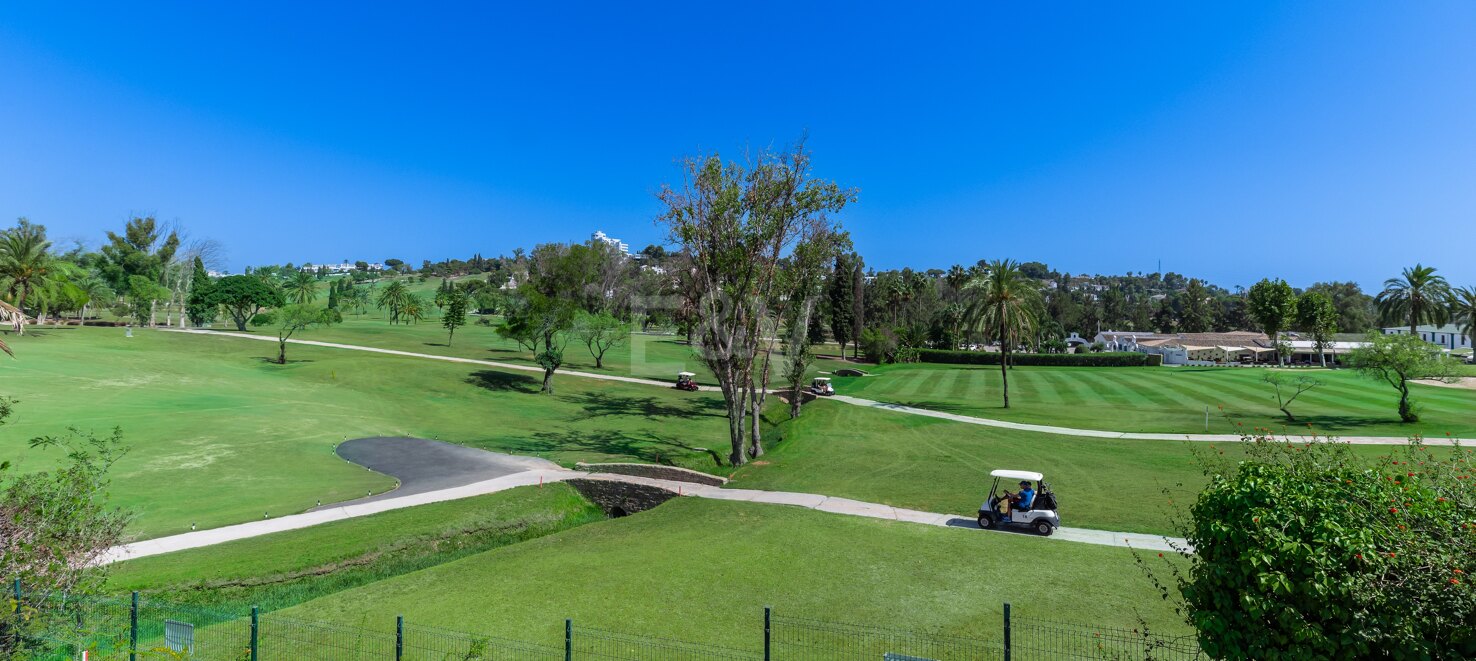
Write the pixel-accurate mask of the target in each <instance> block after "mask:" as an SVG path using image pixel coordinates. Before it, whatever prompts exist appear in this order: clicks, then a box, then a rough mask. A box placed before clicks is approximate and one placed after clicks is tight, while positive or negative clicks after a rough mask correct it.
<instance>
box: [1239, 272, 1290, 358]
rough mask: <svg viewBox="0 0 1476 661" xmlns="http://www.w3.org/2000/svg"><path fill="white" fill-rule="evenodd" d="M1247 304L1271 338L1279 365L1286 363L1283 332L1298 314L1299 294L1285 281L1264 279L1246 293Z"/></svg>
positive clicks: (1252, 315) (1257, 321)
mask: <svg viewBox="0 0 1476 661" xmlns="http://www.w3.org/2000/svg"><path fill="white" fill-rule="evenodd" d="M1246 304H1247V306H1248V307H1249V308H1250V315H1251V318H1252V319H1255V320H1256V323H1257V324H1259V325H1260V326H1261V330H1262V331H1263V332H1265V333H1266V334H1267V335H1269V336H1271V346H1272V347H1273V348H1274V349H1275V350H1276V360H1277V362H1278V363H1281V362H1284V358H1285V356H1284V355H1283V354H1282V351H1281V331H1282V330H1283V329H1285V328H1286V325H1287V322H1288V321H1290V320H1291V318H1292V316H1293V315H1294V314H1296V305H1297V293H1296V292H1295V291H1292V288H1291V285H1288V284H1286V281H1285V280H1281V279H1279V278H1278V279H1276V280H1271V279H1269V278H1262V279H1261V281H1260V282H1257V283H1256V284H1254V285H1251V288H1250V290H1248V291H1247V292H1246Z"/></svg>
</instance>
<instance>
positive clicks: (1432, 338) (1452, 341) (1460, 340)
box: [1384, 324, 1471, 349]
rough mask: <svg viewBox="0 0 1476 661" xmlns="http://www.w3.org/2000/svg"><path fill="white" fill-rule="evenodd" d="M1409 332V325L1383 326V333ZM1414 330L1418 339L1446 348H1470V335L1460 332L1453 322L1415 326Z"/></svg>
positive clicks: (1399, 333) (1398, 333) (1397, 333)
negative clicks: (1442, 324)
mask: <svg viewBox="0 0 1476 661" xmlns="http://www.w3.org/2000/svg"><path fill="white" fill-rule="evenodd" d="M1408 332H1409V326H1398V327H1394V328H1385V329H1384V334H1385V335H1401V334H1404V333H1408ZM1415 332H1416V333H1419V335H1420V339H1421V340H1424V341H1426V342H1429V343H1431V344H1438V345H1440V346H1442V347H1445V348H1446V349H1470V348H1471V336H1470V335H1466V334H1464V333H1462V332H1461V328H1460V327H1459V326H1457V325H1455V324H1446V325H1444V326H1432V325H1429V324H1426V325H1424V326H1416V327H1415Z"/></svg>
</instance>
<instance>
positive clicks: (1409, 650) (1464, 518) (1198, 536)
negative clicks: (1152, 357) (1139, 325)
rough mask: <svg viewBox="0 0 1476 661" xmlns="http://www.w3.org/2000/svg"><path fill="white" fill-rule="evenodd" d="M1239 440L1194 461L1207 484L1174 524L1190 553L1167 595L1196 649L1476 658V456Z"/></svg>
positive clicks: (1222, 654) (1255, 654) (1254, 654)
mask: <svg viewBox="0 0 1476 661" xmlns="http://www.w3.org/2000/svg"><path fill="white" fill-rule="evenodd" d="M1243 445H1245V446H1246V447H1245V457H1244V458H1243V459H1241V460H1239V461H1234V462H1231V461H1225V459H1226V457H1222V456H1220V455H1224V454H1225V453H1224V451H1223V450H1214V449H1213V446H1211V450H1210V451H1211V452H1212V453H1217V454H1207V455H1201V456H1202V457H1206V456H1207V457H1208V459H1202V464H1203V465H1204V468H1205V473H1206V475H1207V476H1208V477H1209V484H1208V486H1206V487H1205V488H1204V490H1203V491H1202V492H1200V494H1199V496H1198V498H1197V500H1196V502H1195V503H1194V505H1193V507H1192V508H1191V510H1190V513H1191V517H1192V518H1191V520H1190V521H1188V522H1187V523H1186V524H1185V525H1184V526H1183V527H1184V530H1183V533H1184V536H1185V538H1186V539H1187V541H1188V542H1189V544H1191V545H1192V547H1193V549H1194V552H1193V553H1189V552H1187V551H1185V552H1184V553H1182V554H1181V555H1183V556H1184V558H1185V560H1187V562H1188V570H1187V571H1186V572H1178V571H1175V578H1176V583H1177V585H1176V586H1174V587H1177V590H1176V591H1177V592H1178V593H1179V594H1180V595H1182V597H1183V599H1184V609H1183V612H1184V613H1185V615H1186V618H1187V619H1188V621H1189V623H1190V624H1191V625H1193V626H1194V627H1195V628H1196V629H1197V630H1198V632H1199V641H1200V645H1201V647H1203V648H1204V650H1205V652H1207V653H1208V654H1209V655H1210V656H1211V657H1212V658H1236V659H1247V658H1248V659H1347V658H1371V657H1381V658H1393V659H1431V658H1434V659H1454V658H1472V657H1473V655H1476V586H1473V585H1472V584H1471V582H1470V580H1469V579H1470V576H1469V575H1468V573H1467V572H1471V571H1476V488H1473V487H1472V485H1471V482H1472V481H1473V480H1472V475H1471V474H1472V466H1471V463H1470V462H1471V461H1472V460H1476V455H1473V453H1472V452H1471V451H1470V450H1465V449H1460V448H1457V449H1456V450H1455V451H1454V452H1451V453H1444V452H1430V451H1429V450H1428V449H1427V448H1426V447H1425V446H1424V445H1423V444H1422V443H1420V441H1419V439H1414V440H1413V441H1412V442H1411V445H1409V446H1407V447H1403V448H1400V450H1399V451H1397V452H1394V453H1392V454H1391V455H1389V456H1385V457H1381V458H1380V459H1379V460H1377V462H1370V461H1366V460H1362V459H1360V458H1359V457H1357V456H1355V455H1353V454H1352V452H1351V451H1350V450H1349V446H1348V445H1347V444H1344V443H1336V442H1313V443H1291V442H1289V441H1279V440H1276V439H1274V438H1270V437H1265V436H1262V437H1256V438H1250V439H1247V441H1246V442H1245V443H1243ZM1160 588H1161V589H1163V591H1164V596H1165V597H1166V598H1168V597H1170V596H1171V595H1172V592H1174V590H1171V589H1169V588H1166V587H1165V586H1163V585H1161V584H1160Z"/></svg>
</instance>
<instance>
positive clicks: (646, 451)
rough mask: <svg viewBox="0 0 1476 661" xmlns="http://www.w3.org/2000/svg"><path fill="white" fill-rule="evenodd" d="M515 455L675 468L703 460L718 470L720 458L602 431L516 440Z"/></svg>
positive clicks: (659, 439) (677, 443) (645, 436)
mask: <svg viewBox="0 0 1476 661" xmlns="http://www.w3.org/2000/svg"><path fill="white" fill-rule="evenodd" d="M508 451H511V452H513V453H517V454H547V453H551V452H591V453H599V454H603V455H609V456H616V457H629V458H631V459H636V460H640V461H645V462H650V463H655V464H662V465H666V466H677V465H681V464H682V463H686V462H678V461H677V460H678V459H680V458H685V457H693V456H703V455H705V456H707V457H709V458H710V459H711V460H712V465H713V466H722V465H723V460H722V456H721V455H719V454H718V453H717V452H715V451H713V450H711V449H709V448H704V447H698V446H694V445H689V444H687V443H685V442H683V441H682V440H680V439H677V438H670V437H663V436H657V435H655V434H651V433H639V434H635V433H629V432H622V431H615V430H612V429H602V430H595V431H563V432H551V431H550V432H538V433H535V434H534V435H533V438H527V439H519V440H518V441H516V442H514V443H513V444H512V445H511V446H510V447H509V449H508Z"/></svg>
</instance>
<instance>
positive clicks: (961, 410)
mask: <svg viewBox="0 0 1476 661" xmlns="http://www.w3.org/2000/svg"><path fill="white" fill-rule="evenodd" d="M877 401H881V402H882V403H883V404H896V405H898V406H910V407H912V408H915V409H928V410H929V411H942V412H944V413H957V414H960V415H978V413H979V412H980V410H982V409H987V408H998V409H1001V410H1003V407H1002V405H997V406H988V405H983V406H980V405H965V404H955V403H951V402H935V401H927V400H919V401H911V402H890V401H882V400H877Z"/></svg>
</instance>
